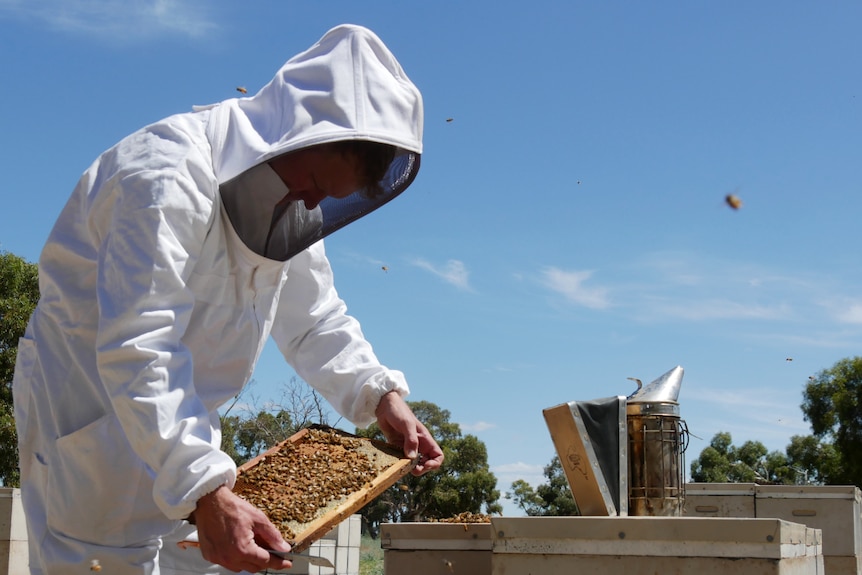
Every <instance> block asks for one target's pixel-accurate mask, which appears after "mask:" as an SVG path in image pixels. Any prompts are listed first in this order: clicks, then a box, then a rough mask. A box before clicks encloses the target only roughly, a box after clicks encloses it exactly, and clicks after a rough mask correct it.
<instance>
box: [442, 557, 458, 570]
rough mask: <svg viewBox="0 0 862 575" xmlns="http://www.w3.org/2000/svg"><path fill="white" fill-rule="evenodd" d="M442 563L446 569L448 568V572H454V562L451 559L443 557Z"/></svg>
mask: <svg viewBox="0 0 862 575" xmlns="http://www.w3.org/2000/svg"><path fill="white" fill-rule="evenodd" d="M443 565H445V566H446V569H448V570H449V573H454V572H455V564H454V563H452V562H451V561H449V560H448V559H444V560H443Z"/></svg>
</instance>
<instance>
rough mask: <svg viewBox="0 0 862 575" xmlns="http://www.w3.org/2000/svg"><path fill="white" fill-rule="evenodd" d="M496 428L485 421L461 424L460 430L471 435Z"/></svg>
mask: <svg viewBox="0 0 862 575" xmlns="http://www.w3.org/2000/svg"><path fill="white" fill-rule="evenodd" d="M495 427H497V425H496V424H494V423H489V422H487V421H477V422H476V423H462V424H461V429H463V430H464V431H470V432H473V433H479V432H482V431H487V430H489V429H494V428H495Z"/></svg>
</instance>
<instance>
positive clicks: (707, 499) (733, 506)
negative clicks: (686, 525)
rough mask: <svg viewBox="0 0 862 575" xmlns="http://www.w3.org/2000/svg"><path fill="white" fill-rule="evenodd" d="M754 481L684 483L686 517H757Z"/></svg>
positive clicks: (684, 512)
mask: <svg viewBox="0 0 862 575" xmlns="http://www.w3.org/2000/svg"><path fill="white" fill-rule="evenodd" d="M755 487H756V485H755V484H754V483H686V485H685V505H684V506H683V515H684V516H686V517H749V518H752V517H757V515H756V514H755V508H754V491H755Z"/></svg>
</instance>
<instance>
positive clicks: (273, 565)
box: [267, 553, 293, 571]
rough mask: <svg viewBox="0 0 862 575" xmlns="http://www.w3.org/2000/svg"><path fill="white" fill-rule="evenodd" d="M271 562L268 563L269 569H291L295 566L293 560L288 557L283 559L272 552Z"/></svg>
mask: <svg viewBox="0 0 862 575" xmlns="http://www.w3.org/2000/svg"><path fill="white" fill-rule="evenodd" d="M269 557H270V559H269V564H267V568H268V569H276V570H278V571H282V570H285V569H290V568H292V567H293V561H288V560H287V559H282V558H281V557H279V556H277V555H273V554H271V553H270V555H269Z"/></svg>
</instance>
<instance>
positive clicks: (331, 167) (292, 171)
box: [269, 144, 359, 210]
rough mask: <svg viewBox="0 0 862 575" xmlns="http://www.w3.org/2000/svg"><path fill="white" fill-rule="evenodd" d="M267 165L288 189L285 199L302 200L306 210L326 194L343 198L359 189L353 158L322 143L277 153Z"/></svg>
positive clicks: (313, 206)
mask: <svg viewBox="0 0 862 575" xmlns="http://www.w3.org/2000/svg"><path fill="white" fill-rule="evenodd" d="M269 164H270V166H272V169H273V170H274V171H275V173H276V174H278V176H279V177H280V178H281V179H282V181H283V182H284V184H285V185H286V186H287V188H288V189H289V190H290V193H288V194H287V199H290V200H294V201H295V200H302V201H303V202H304V203H305V208H306V209H308V210H313V209H314V208H316V207H317V204H319V203H320V202H321V201H323V199H324V198H326V197H332V198H344V197H347V196H349V195H350V194H352V193H353V192H355V191H356V190H357V189H358V188H359V183H358V182H359V176H358V172H359V170H358V169H357V160H356V158H355V157H354V156H352V155H345V154H342V153H341V152H339V151H336V150H334V149H333V148H332V147H330V146H327V145H326V144H323V145H320V146H312V147H310V148H304V149H302V150H297V151H296V152H291V153H289V154H285V155H283V156H279V157H278V158H275V159H273V160H271V161H270V163H269Z"/></svg>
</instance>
